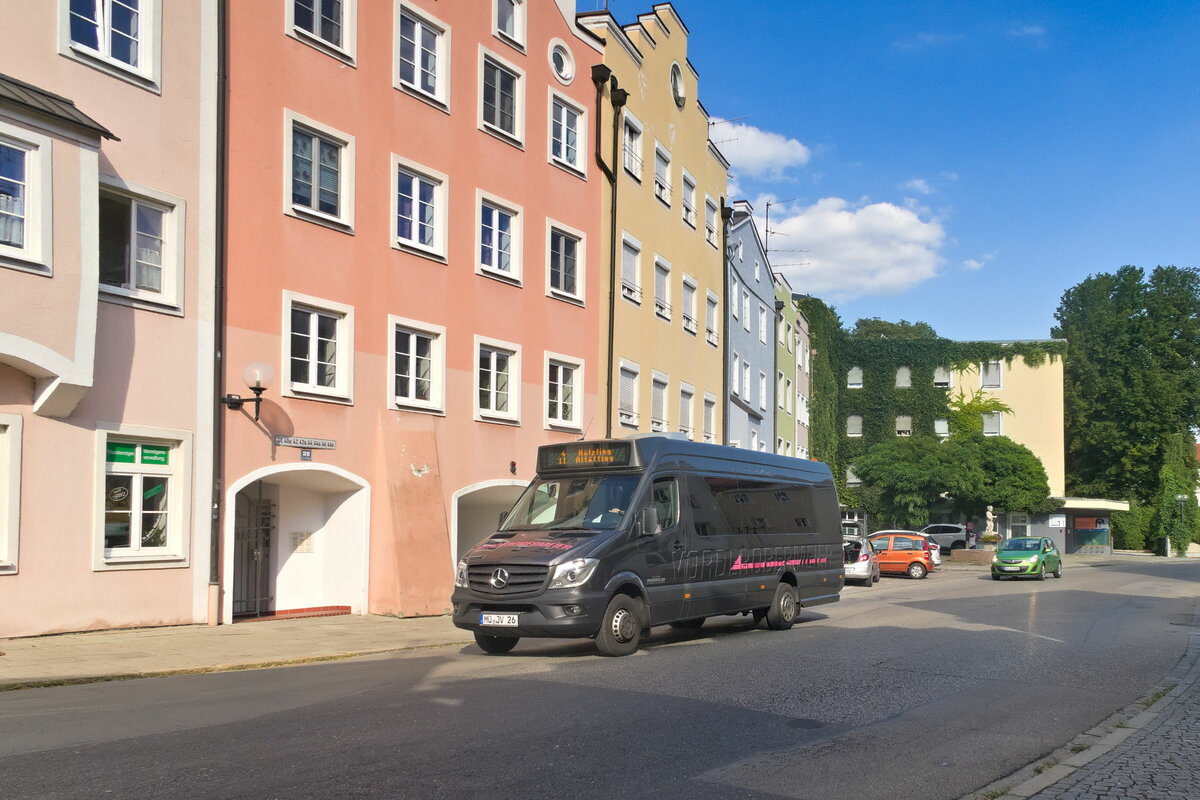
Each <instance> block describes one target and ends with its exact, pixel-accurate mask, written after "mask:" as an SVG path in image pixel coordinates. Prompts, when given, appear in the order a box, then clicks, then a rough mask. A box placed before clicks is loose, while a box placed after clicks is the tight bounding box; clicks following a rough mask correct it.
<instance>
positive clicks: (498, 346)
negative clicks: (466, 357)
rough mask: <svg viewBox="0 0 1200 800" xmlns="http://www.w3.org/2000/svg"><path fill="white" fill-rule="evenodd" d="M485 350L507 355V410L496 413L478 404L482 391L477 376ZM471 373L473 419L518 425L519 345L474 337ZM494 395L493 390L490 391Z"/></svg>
mask: <svg viewBox="0 0 1200 800" xmlns="http://www.w3.org/2000/svg"><path fill="white" fill-rule="evenodd" d="M484 348H487V349H488V350H490V351H493V352H501V353H507V354H508V410H507V411H497V410H496V409H493V408H483V406H481V405H480V403H479V392H480V391H481V390H482V386H481V385H480V381H479V378H480V374H479V355H480V351H481V350H482V349H484ZM471 353H472V355H471V371H472V374H473V375H474V378H473V379H472V384H473V387H474V388H473V391H472V392H471V397H472V401H471V402H472V403H473V405H474V409H475V419H476V421H478V422H501V423H505V424H509V425H512V424H520V422H521V386H522V383H521V345H519V344H514V343H513V342H505V341H503V340H501V339H491V338H488V337H486V336H478V335H477V336H476V337H475V348H474V350H472V351H471ZM492 395H493V396H494V395H495V389H493V390H492Z"/></svg>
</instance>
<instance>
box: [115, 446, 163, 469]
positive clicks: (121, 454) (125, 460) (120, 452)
mask: <svg viewBox="0 0 1200 800" xmlns="http://www.w3.org/2000/svg"><path fill="white" fill-rule="evenodd" d="M140 448H141V451H142V455H141V458H138V449H139V445H136V444H133V443H132V442H109V443H108V450H107V452H106V453H105V456H104V458H105V461H107V462H108V463H110V464H133V463H135V462H136V463H140V464H159V465H162V466H166V465H167V459H168V458H169V454H170V452H171V448H170V447H169V446H168V445H163V444H143V445H140Z"/></svg>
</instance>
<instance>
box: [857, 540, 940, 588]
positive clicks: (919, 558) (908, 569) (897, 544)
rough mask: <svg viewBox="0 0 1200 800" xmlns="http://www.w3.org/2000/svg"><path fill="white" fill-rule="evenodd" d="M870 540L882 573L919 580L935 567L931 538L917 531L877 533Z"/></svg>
mask: <svg viewBox="0 0 1200 800" xmlns="http://www.w3.org/2000/svg"><path fill="white" fill-rule="evenodd" d="M869 538H870V541H871V547H872V548H874V550H875V555H876V556H878V558H879V571H880V572H887V573H892V574H899V575H908V577H910V578H918V579H919V578H924V577H925V576H926V575H928V574H929V573H930V572H931V571H932V570H933V568H934V566H935V564H934V563H933V551H932V549H930V542H929V538H928V537H926V536H924V535H922V534H920V533H917V532H916V531H876V532H875V533H873V534H871V536H870V537H869Z"/></svg>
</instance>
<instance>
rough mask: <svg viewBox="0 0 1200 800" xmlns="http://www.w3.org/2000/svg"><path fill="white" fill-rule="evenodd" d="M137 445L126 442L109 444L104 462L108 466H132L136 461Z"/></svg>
mask: <svg viewBox="0 0 1200 800" xmlns="http://www.w3.org/2000/svg"><path fill="white" fill-rule="evenodd" d="M136 455H137V445H136V444H129V443H128V442H109V443H108V452H107V453H106V454H105V460H106V461H108V462H109V463H110V464H132V463H133V462H134V461H135V460H136Z"/></svg>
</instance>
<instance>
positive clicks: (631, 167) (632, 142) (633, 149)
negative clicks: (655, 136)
mask: <svg viewBox="0 0 1200 800" xmlns="http://www.w3.org/2000/svg"><path fill="white" fill-rule="evenodd" d="M631 131H632V133H633V136H631V135H630V132H631ZM643 131H644V129H643V127H642V123H641V122H639V121H638V118H637V117H635V116H634V115H633V114H632V113H631V112H630V111H629V109H626V110H625V115H624V119H623V121H622V123H621V165H622V167H624V169H625V172H627V173H628V174H629V176H630V177H631V178H633V179H634V180H636V181H637V182H638V183H641V182H642V169H643V164H644V159H643V158H642V150H643V147H644V145H643V143H642V140H643V139H645V135H644V133H643Z"/></svg>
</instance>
